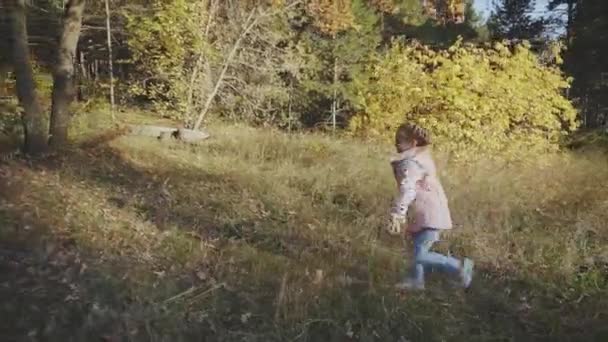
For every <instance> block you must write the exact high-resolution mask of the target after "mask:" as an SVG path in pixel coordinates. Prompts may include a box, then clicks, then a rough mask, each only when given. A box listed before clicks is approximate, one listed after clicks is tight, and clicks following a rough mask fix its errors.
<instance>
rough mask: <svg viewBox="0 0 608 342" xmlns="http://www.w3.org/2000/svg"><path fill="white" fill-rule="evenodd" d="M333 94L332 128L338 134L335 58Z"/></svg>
mask: <svg viewBox="0 0 608 342" xmlns="http://www.w3.org/2000/svg"><path fill="white" fill-rule="evenodd" d="M333 88H334V90H333V94H332V101H331V126H332V130H333V132H336V116H337V115H338V113H337V111H338V103H337V101H338V58H337V57H334V80H333Z"/></svg>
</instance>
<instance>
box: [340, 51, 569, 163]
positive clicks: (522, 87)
mask: <svg viewBox="0 0 608 342" xmlns="http://www.w3.org/2000/svg"><path fill="white" fill-rule="evenodd" d="M369 70H370V73H369V74H370V75H371V76H366V77H360V78H359V79H357V80H355V87H356V88H357V102H358V105H359V108H360V113H359V114H358V115H356V116H355V118H354V119H353V120H352V122H351V126H350V129H351V130H352V131H353V132H355V133H358V134H363V135H367V136H379V137H384V138H389V137H391V136H392V133H393V131H394V129H395V128H396V127H397V126H398V125H399V124H401V123H402V122H404V121H413V122H416V123H419V124H421V125H423V126H425V127H427V128H428V129H430V130H431V131H432V132H433V133H434V135H435V136H436V139H435V141H436V142H437V143H438V144H439V145H441V146H442V147H444V148H450V149H463V148H465V147H466V148H472V149H474V150H477V151H487V152H494V151H498V150H512V151H515V150H539V149H540V150H547V149H549V150H550V149H555V148H557V147H558V146H559V143H560V141H561V139H562V138H563V136H564V135H565V134H566V133H568V132H569V131H570V130H573V129H575V128H576V127H577V121H576V116H577V113H576V111H575V109H574V108H573V106H572V105H571V103H570V102H569V101H568V100H567V99H566V98H565V97H564V96H563V90H564V89H566V88H568V87H569V83H568V81H567V80H566V79H565V78H564V77H563V75H562V74H561V72H560V71H559V70H558V69H557V68H554V67H550V66H544V65H542V64H540V63H539V62H538V60H537V58H536V56H535V55H534V54H533V53H532V52H531V51H530V50H529V48H528V47H527V46H524V45H520V46H516V47H514V48H513V49H512V50H511V49H509V48H508V47H506V46H504V45H502V44H496V45H495V46H494V47H492V48H479V47H474V46H462V45H461V43H460V42H458V43H456V44H455V45H454V46H452V47H450V48H449V49H447V50H444V51H439V52H436V51H433V50H430V49H429V48H427V47H425V46H423V45H418V44H410V45H403V44H395V45H394V46H393V47H392V49H391V50H390V51H389V52H388V53H387V54H386V56H385V57H383V58H382V59H381V60H380V61H379V62H378V63H376V64H374V65H372V66H370V68H369Z"/></svg>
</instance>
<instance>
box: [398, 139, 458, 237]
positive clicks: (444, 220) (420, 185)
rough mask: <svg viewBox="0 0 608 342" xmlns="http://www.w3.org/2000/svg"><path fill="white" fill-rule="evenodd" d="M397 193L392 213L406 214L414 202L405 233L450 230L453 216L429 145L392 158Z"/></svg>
mask: <svg viewBox="0 0 608 342" xmlns="http://www.w3.org/2000/svg"><path fill="white" fill-rule="evenodd" d="M391 164H392V166H393V171H394V174H395V179H396V180H397V183H398V184H399V195H398V196H397V198H396V199H395V202H394V206H393V210H392V213H393V214H396V215H402V216H406V215H407V212H408V208H409V207H410V205H411V204H413V208H412V209H413V212H412V213H411V214H412V215H411V218H412V220H411V222H410V224H409V225H408V227H407V230H408V232H410V233H416V232H418V231H420V230H421V229H423V228H434V229H451V228H452V218H451V215H450V209H449V207H448V200H447V197H446V195H445V192H444V190H443V186H442V185H441V182H440V181H439V178H438V177H437V169H436V167H435V162H434V161H433V158H432V156H431V151H430V148H429V147H426V146H425V147H414V148H411V149H409V150H407V151H405V152H403V153H400V154H398V155H397V156H395V157H394V158H392V160H391Z"/></svg>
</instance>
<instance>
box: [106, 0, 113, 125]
mask: <svg viewBox="0 0 608 342" xmlns="http://www.w3.org/2000/svg"><path fill="white" fill-rule="evenodd" d="M106 31H107V40H108V64H109V67H110V109H111V111H112V118H114V66H113V65H112V34H111V33H112V27H111V26H110V0H106Z"/></svg>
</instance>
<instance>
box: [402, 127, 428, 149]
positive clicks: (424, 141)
mask: <svg viewBox="0 0 608 342" xmlns="http://www.w3.org/2000/svg"><path fill="white" fill-rule="evenodd" d="M412 140H415V141H416V146H426V145H430V144H431V135H430V134H429V132H428V131H427V130H426V129H424V128H422V127H420V126H418V125H416V124H411V123H408V124H402V125H401V126H399V128H397V133H396V134H395V144H397V145H400V144H403V143H407V142H410V141H412Z"/></svg>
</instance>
